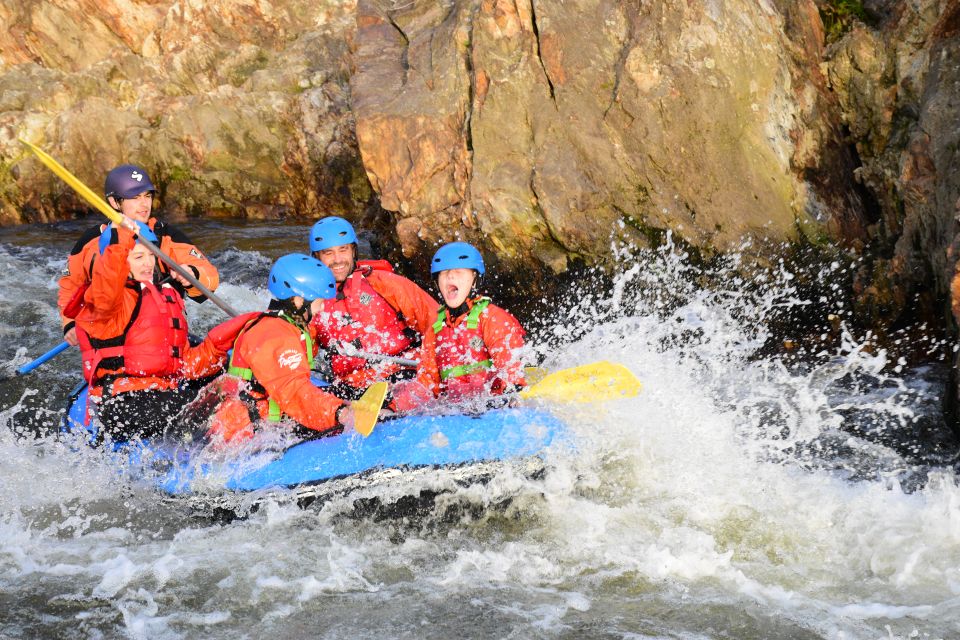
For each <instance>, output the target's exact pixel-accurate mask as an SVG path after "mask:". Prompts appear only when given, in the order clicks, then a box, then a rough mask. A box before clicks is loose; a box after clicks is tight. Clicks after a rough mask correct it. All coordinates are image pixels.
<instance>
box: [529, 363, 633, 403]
mask: <svg viewBox="0 0 960 640" xmlns="http://www.w3.org/2000/svg"><path fill="white" fill-rule="evenodd" d="M639 392H640V381H639V380H637V377H636V376H635V375H633V373H631V372H630V370H629V369H627V368H626V367H625V366H623V365H622V364H614V363H612V362H606V361H602V362H594V363H592V364H585V365H581V366H579V367H573V368H571V369H562V370H560V371H556V372H554V373H551V374H549V375H547V376H545V377H544V378H543V380H541V381H540V382H538V383H536V384H535V385H532V386H530V387H527V388H526V389H524V390H523V391H521V392H520V397H521V398H541V399H543V400H552V401H555V402H597V401H600V400H614V399H616V398H632V397H633V396H635V395H637V394H638V393H639Z"/></svg>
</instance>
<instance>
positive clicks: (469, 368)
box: [433, 297, 493, 380]
mask: <svg viewBox="0 0 960 640" xmlns="http://www.w3.org/2000/svg"><path fill="white" fill-rule="evenodd" d="M488 304H490V298H486V297H484V298H479V299H478V300H477V301H476V302H475V303H474V304H473V307H472V308H471V309H470V313H469V315H467V321H466V323H467V329H476V328H477V327H479V326H480V314H481V313H483V310H484V309H486V308H487V305H488ZM447 315H448V312H447V307H446V306H442V305H441V307H440V311H439V312H438V314H437V321H436V322H434V323H433V332H434V333H437V334H439V333H440V331H441V330H442V329H443V327H444V326H445V325H446V323H447ZM492 366H493V361H492V360H481V361H480V362H471V363H470V364H459V365H457V366H455V367H450V368H448V369H444V370H442V371H441V372H440V379H441V380H446V379H447V378H459V377H460V376H466V375H469V374H471V373H476V372H477V371H483V370H484V369H489V368H491V367H492Z"/></svg>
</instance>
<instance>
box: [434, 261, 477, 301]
mask: <svg viewBox="0 0 960 640" xmlns="http://www.w3.org/2000/svg"><path fill="white" fill-rule="evenodd" d="M476 278H477V274H476V271H474V270H473V269H447V270H446V271H441V272H440V275H439V276H438V277H437V285H438V286H439V288H440V295H441V296H443V303H444V304H445V305H447V307H449V308H451V309H456V308H457V307H459V306H460V305H461V304H463V301H464V300H466V299H467V296H468V295H470V290H471V289H472V288H473V283H474V282H475V281H476Z"/></svg>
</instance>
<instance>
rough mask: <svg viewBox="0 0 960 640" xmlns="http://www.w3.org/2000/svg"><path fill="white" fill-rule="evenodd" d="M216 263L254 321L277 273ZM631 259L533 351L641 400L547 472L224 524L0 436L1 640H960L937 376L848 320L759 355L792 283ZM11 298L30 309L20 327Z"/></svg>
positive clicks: (437, 480)
mask: <svg viewBox="0 0 960 640" xmlns="http://www.w3.org/2000/svg"><path fill="white" fill-rule="evenodd" d="M271 231H272V228H271V227H265V228H263V229H261V230H260V232H261V234H262V235H269V234H270V233H271ZM275 235H276V236H277V237H287V236H288V235H289V231H288V230H286V229H284V228H279V229H278V230H277V232H276V234H275ZM0 239H2V238H0ZM17 242H18V243H13V244H0V262H3V263H4V264H6V265H7V266H8V267H9V266H10V264H11V263H13V264H15V265H16V266H17V271H18V273H19V276H16V277H15V276H13V275H12V274H11V272H12V270H11V269H10V268H8V269H5V270H4V272H3V273H4V274H6V275H0V277H3V278H6V279H7V280H6V282H5V283H4V289H3V290H4V291H9V289H8V288H9V287H11V286H12V284H13V283H14V282H15V281H16V282H17V283H18V284H17V286H21V287H26V288H27V289H28V291H27V294H28V295H26V296H21V295H10V294H4V295H3V296H2V305H3V306H2V307H0V317H2V318H3V321H4V322H5V323H6V325H7V326H6V327H5V330H8V331H9V332H10V333H9V334H8V335H13V334H19V333H23V332H24V331H25V329H26V327H27V326H28V325H29V326H33V325H46V324H51V325H52V326H51V327H50V333H49V334H44V333H43V332H44V329H43V328H42V327H40V328H37V329H36V331H37V332H38V334H39V335H37V336H34V337H30V336H27V337H26V338H25V339H24V340H23V341H22V343H21V346H23V345H26V346H27V347H28V348H27V352H28V353H39V352H41V351H42V350H43V348H44V347H46V346H49V344H50V342H49V340H50V339H51V338H53V339H56V319H55V313H54V310H53V308H52V306H48V305H52V297H53V295H54V289H53V284H52V283H55V278H56V269H58V268H59V264H57V263H56V261H55V260H54V259H53V258H51V257H50V256H54V255H63V254H62V253H61V252H65V251H66V248H65V247H53V248H46V247H44V248H37V247H31V246H28V247H24V246H22V245H23V244H25V243H24V242H23V241H21V240H18V241H17ZM211 255H212V258H213V260H214V261H215V262H216V263H217V264H219V265H220V266H221V269H222V271H223V273H224V274H225V284H224V285H223V286H222V288H221V289H220V293H221V294H222V295H223V296H224V297H225V298H226V299H227V300H228V301H230V302H231V304H233V305H234V306H236V307H237V308H239V309H244V310H246V309H255V308H260V307H261V306H262V305H263V301H264V299H265V294H264V292H263V290H262V288H260V281H261V280H262V277H263V275H264V274H265V272H266V266H267V265H268V264H269V258H267V257H266V256H264V255H261V254H259V253H257V252H254V251H251V250H249V249H238V248H235V247H229V246H226V247H224V248H223V249H222V250H221V251H218V252H214V253H212V254H211ZM619 259H620V264H621V265H622V271H621V273H620V275H619V276H618V277H617V278H615V280H614V282H613V284H612V287H610V288H609V289H604V290H603V291H602V292H601V290H600V289H598V288H596V287H592V286H587V285H585V286H584V287H583V288H581V289H578V290H576V291H571V292H570V296H569V299H570V300H571V302H570V304H569V310H567V311H565V312H564V314H563V320H562V321H561V322H557V323H556V324H553V325H548V326H547V327H546V328H545V329H544V330H543V331H541V332H540V335H539V337H538V340H539V343H538V344H537V345H534V348H533V354H534V355H539V356H540V357H543V358H544V362H543V364H544V365H545V366H547V367H550V368H563V367H569V366H574V365H578V364H584V363H588V362H592V361H595V360H598V359H607V360H612V361H616V362H621V363H623V364H625V365H627V366H628V367H629V368H630V369H631V370H632V371H633V372H634V373H635V374H636V375H637V376H638V377H639V378H640V379H641V380H642V381H643V383H644V389H643V391H642V392H641V393H640V395H638V396H637V397H636V398H632V399H629V400H622V401H617V402H611V403H607V404H604V405H602V406H567V407H562V408H557V409H556V410H557V411H559V412H560V413H561V414H562V416H563V417H564V419H565V421H567V422H568V424H569V425H570V426H571V429H572V430H573V431H574V433H575V434H576V438H575V446H572V447H564V446H558V447H556V448H554V449H552V450H550V451H548V452H547V453H546V455H545V463H546V466H547V472H546V473H545V474H544V475H543V476H542V477H541V476H533V477H530V476H529V475H527V474H526V473H524V471H523V469H522V468H521V467H519V466H516V465H505V466H503V467H502V468H498V470H497V471H495V472H493V473H492V477H490V478H489V480H488V481H487V482H485V483H482V484H480V483H473V484H469V483H467V484H463V483H459V482H458V481H457V479H458V477H457V476H455V474H452V473H450V472H445V471H443V470H435V471H428V472H424V473H422V474H420V475H417V476H416V477H412V476H409V477H406V479H404V478H398V479H397V481H396V482H393V483H385V484H382V485H377V486H371V487H367V488H363V489H359V490H357V491H355V492H353V493H350V494H348V495H345V496H333V497H332V498H331V499H330V500H328V501H327V502H325V503H323V504H322V505H319V506H315V507H314V508H311V509H299V508H297V507H296V505H295V503H294V502H293V501H289V500H283V499H282V498H270V499H267V500H266V501H264V502H263V503H262V504H261V505H260V508H259V510H256V511H254V512H251V513H249V515H248V516H247V517H246V518H244V519H241V520H235V521H226V522H223V521H217V520H215V519H213V518H197V517H195V516H194V515H193V514H192V512H191V511H190V509H189V508H187V507H186V506H184V504H182V503H179V502H176V501H170V500H167V499H164V498H163V497H162V496H161V495H159V494H158V493H156V492H154V491H152V490H151V489H150V488H149V487H147V486H145V485H144V484H143V483H138V482H137V481H135V480H131V479H130V478H129V476H128V475H124V474H122V473H118V470H117V468H116V465H115V464H114V463H113V462H111V460H110V458H109V456H107V455H105V454H103V453H102V452H100V451H96V450H92V449H89V448H86V447H84V446H82V445H80V444H79V443H74V442H70V441H69V440H63V439H60V440H58V439H56V438H54V437H52V436H50V437H42V438H39V439H32V438H31V439H24V438H22V437H18V436H17V434H15V433H14V432H13V431H12V430H10V429H3V432H2V434H0V456H2V462H0V495H2V496H3V502H2V504H3V507H2V509H0V594H3V595H2V599H3V601H2V604H3V605H5V606H4V607H2V608H0V611H2V613H0V634H6V635H11V636H13V637H21V636H22V637H38V636H48V637H77V638H86V637H133V638H148V637H149V638H185V637H224V638H227V637H241V636H243V637H260V636H265V635H268V634H269V635H270V636H271V637H275V638H299V637H305V636H311V637H324V638H340V637H346V636H350V637H360V638H367V637H370V638H373V637H377V638H381V637H411V638H412V637H417V638H447V637H475V638H486V637H489V638H503V637H517V638H586V637H589V638H606V637H610V638H623V637H636V638H876V639H880V638H914V637H917V638H952V637H958V636H960V623H958V622H957V621H958V620H960V568H958V566H957V564H956V562H955V558H957V557H958V553H960V490H958V486H957V479H956V474H955V471H954V469H953V467H952V465H953V464H954V463H955V459H954V458H953V457H952V456H954V455H955V450H953V451H949V452H945V453H944V454H943V455H940V454H937V455H934V454H931V452H930V451H928V450H924V449H923V447H922V446H921V445H922V443H920V444H917V443H918V441H917V440H916V438H915V437H914V436H915V432H916V430H917V429H918V428H919V427H918V425H920V424H925V423H930V422H935V415H936V411H937V408H938V404H937V395H938V394H939V393H941V392H942V381H941V380H940V378H938V377H937V375H934V373H933V370H931V369H928V368H921V369H917V370H912V371H911V370H907V369H905V368H904V366H903V364H902V363H898V361H897V360H896V359H895V356H892V355H890V354H889V353H887V352H884V351H882V350H873V351H870V350H868V348H867V345H868V343H869V342H870V336H863V337H857V336H856V335H854V334H853V332H852V331H851V330H849V329H845V328H841V331H840V332H839V334H838V336H837V340H836V341H835V342H834V343H832V344H830V345H828V346H825V347H824V349H823V350H822V351H821V352H819V353H816V354H812V355H811V356H810V357H809V358H806V359H805V360H803V361H799V360H796V359H793V360H791V359H788V358H784V357H782V356H780V355H776V354H773V355H769V354H766V353H765V350H764V345H766V344H768V342H769V340H770V339H771V335H770V330H769V328H768V327H769V324H770V322H769V321H770V319H771V317H772V316H773V315H775V314H777V313H779V312H782V311H783V310H785V309H793V308H798V307H804V306H806V305H808V304H810V303H809V301H807V300H805V299H804V294H803V293H802V292H801V291H800V288H799V287H798V286H797V283H796V278H795V277H794V274H792V273H791V272H790V270H789V269H788V268H787V267H785V266H783V265H782V264H778V265H776V266H775V268H774V269H772V270H771V271H770V272H769V273H768V274H767V275H766V276H759V275H758V276H754V277H751V278H750V279H747V278H746V276H743V275H742V274H741V271H740V270H739V269H738V268H737V264H736V261H735V260H733V259H731V260H729V261H725V262H723V263H722V264H720V266H714V267H711V268H709V269H708V268H704V267H698V266H694V265H693V263H692V261H691V260H690V259H689V258H687V257H686V256H685V255H684V254H683V252H682V251H680V250H678V249H677V248H676V247H673V246H672V245H669V244H668V245H667V246H666V247H664V248H663V249H662V250H660V251H656V252H643V253H639V254H637V253H627V252H623V253H620V254H619ZM230 265H233V266H232V267H231V266H230ZM240 265H244V267H243V270H241V267H240ZM233 267H236V268H235V269H234V268H233ZM256 267H261V268H260V269H259V271H262V273H257V271H258V269H257V268H256ZM840 269H841V267H839V266H837V265H827V266H826V267H825V270H826V271H825V272H824V273H823V277H824V279H825V280H827V279H829V277H833V276H836V275H837V271H838V270H840ZM238 273H242V275H240V276H236V274H238ZM705 282H709V283H710V285H711V286H709V287H705V286H703V284H704V283H705ZM251 290H252V292H251ZM24 300H31V302H29V303H27V302H23V301H24ZM18 305H27V306H28V307H29V309H33V311H32V312H31V313H33V314H34V315H33V316H31V315H30V314H27V316H28V317H27V319H26V320H24V321H21V320H19V319H18V318H19V316H18V314H19V313H20V312H21V310H22V309H21V308H20V307H18ZM209 306H210V305H204V306H203V307H196V306H191V307H190V313H191V322H192V324H194V325H195V326H200V327H202V328H206V327H208V326H210V325H212V324H213V323H214V322H216V321H217V320H218V319H219V316H218V315H217V313H218V312H217V311H216V310H215V309H209V308H207V307H209ZM35 316H39V317H35ZM19 322H23V324H17V323H19ZM13 347H14V346H13V345H5V346H4V349H6V350H5V351H3V352H2V353H3V359H4V360H6V361H12V360H13V359H14V358H15V357H16V356H15V354H16V350H15V349H14V348H13ZM71 357H74V358H75V356H71ZM71 366H72V367H75V363H68V362H65V363H63V364H61V363H57V365H56V367H54V368H52V369H50V370H47V371H45V372H41V376H42V377H40V376H38V377H37V378H32V379H29V380H17V381H16V383H17V384H16V385H14V386H13V387H11V388H10V389H5V390H4V396H3V397H4V398H6V401H5V404H4V412H3V413H2V414H0V421H3V422H4V423H6V424H11V423H16V422H17V420H18V419H21V420H22V415H23V414H25V413H30V414H35V413H36V412H37V411H38V410H39V409H38V407H37V406H36V404H37V403H36V401H37V396H38V395H43V392H39V391H38V389H40V388H41V387H45V386H47V383H48V382H50V383H52V381H54V380H55V379H57V378H59V377H69V376H70V375H71V373H70V368H71ZM897 367H899V370H898V369H897ZM74 379H75V375H74ZM68 386H69V383H61V384H59V386H57V385H53V389H54V391H56V389H58V388H66V387H68ZM53 395H55V394H53ZM41 408H42V407H41ZM45 410H48V411H52V409H49V408H47V409H45ZM51 419H52V418H50V416H46V417H44V418H42V419H39V420H33V421H32V422H31V421H28V422H30V423H31V424H33V423H35V422H44V421H49V420H51ZM22 431H23V429H22V428H21V429H20V432H21V434H22ZM904 443H907V444H908V445H909V446H904ZM425 497H431V498H432V499H431V500H424V498H425ZM405 500H406V501H407V502H406V503H405V502H404V501H405ZM414 502H415V503H416V504H415V505H414V507H413V508H410V509H407V510H406V511H405V512H403V513H400V514H399V515H398V514H396V513H394V514H387V513H386V512H384V511H377V510H372V509H369V508H368V507H370V505H372V504H374V503H380V504H388V503H394V504H413V503H414ZM388 515H390V517H387V516H388Z"/></svg>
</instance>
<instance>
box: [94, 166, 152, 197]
mask: <svg viewBox="0 0 960 640" xmlns="http://www.w3.org/2000/svg"><path fill="white" fill-rule="evenodd" d="M156 190H157V188H156V187H155V186H153V183H152V182H150V176H148V175H147V172H146V170H145V169H144V168H143V167H138V166H137V165H135V164H121V165H120V166H119V167H114V168H113V169H111V170H110V173H108V174H107V179H106V180H105V181H104V183H103V193H104V197H107V198H108V197H110V196H113V197H114V198H120V199H124V198H133V197H134V196H138V195H140V194H141V193H143V192H144V191H156Z"/></svg>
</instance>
